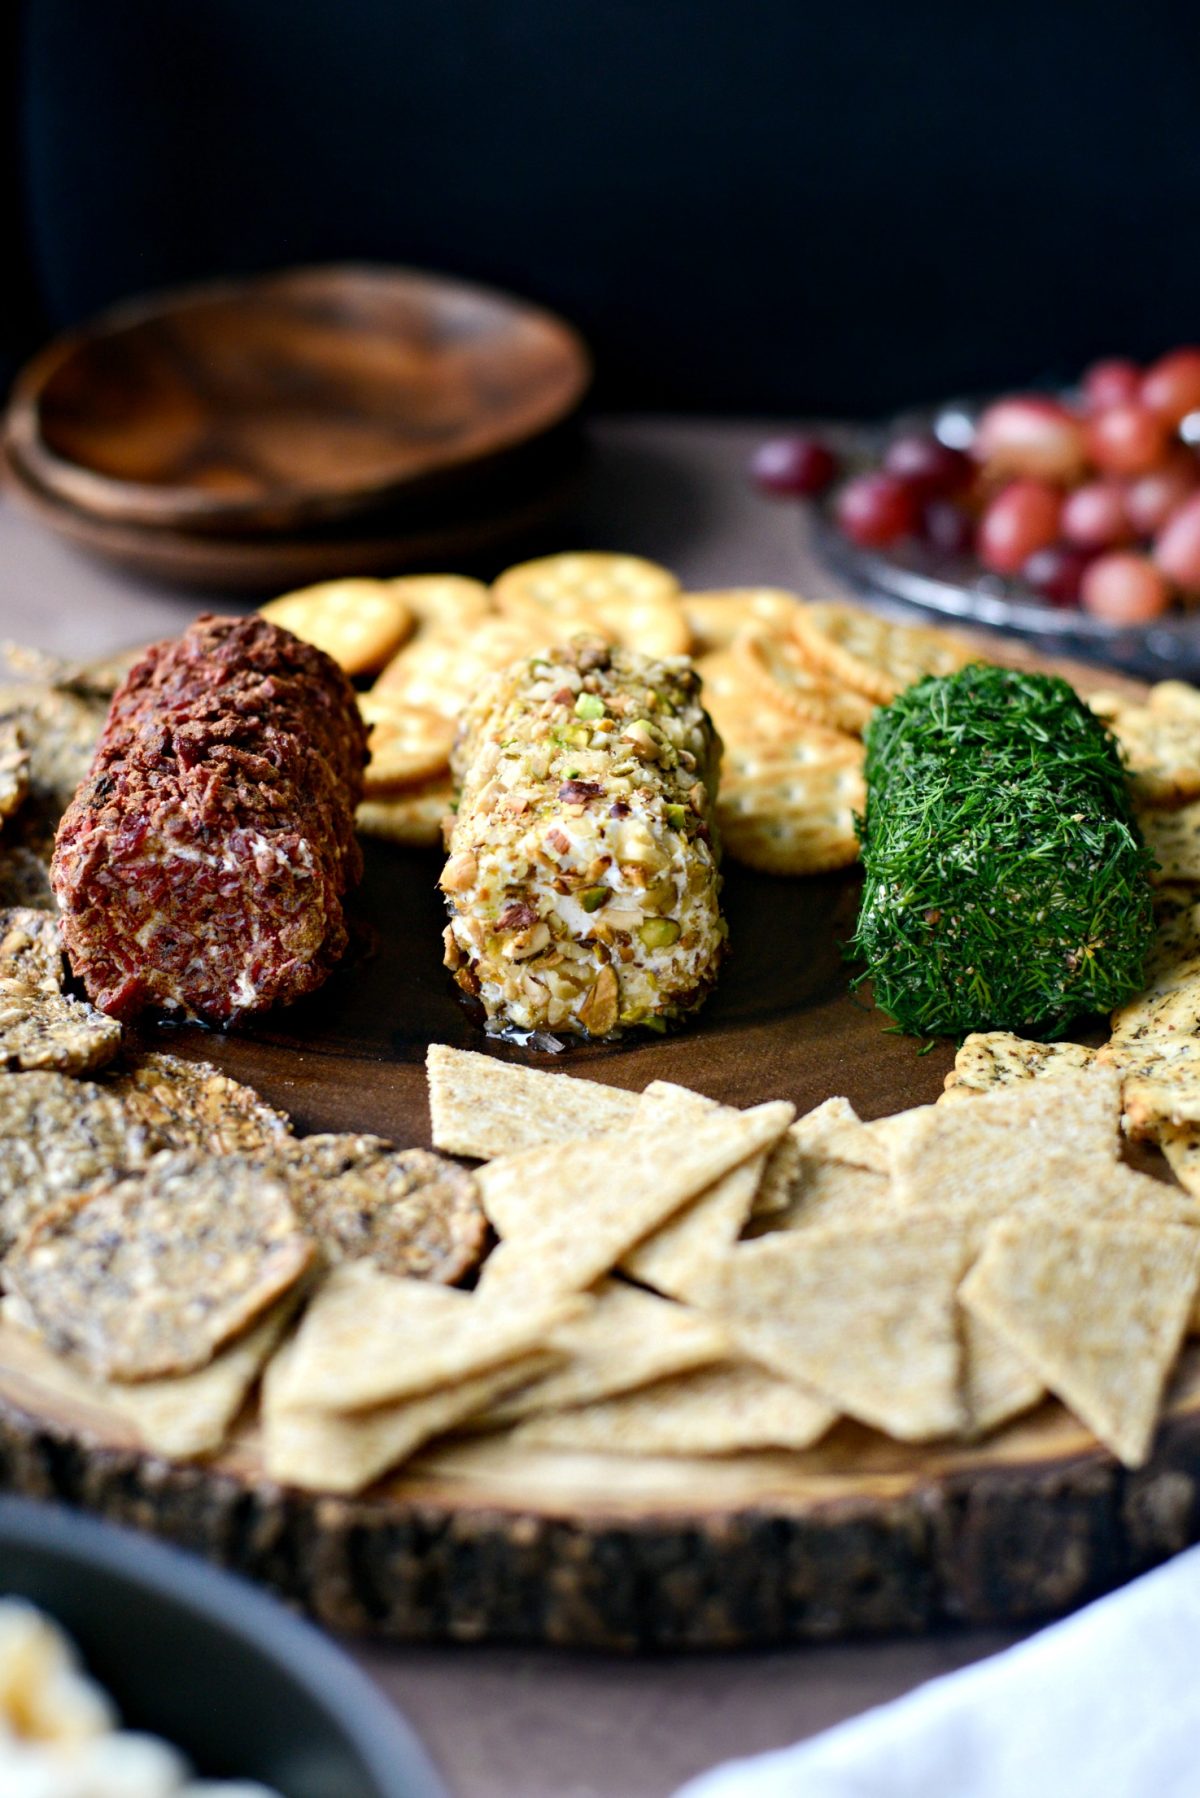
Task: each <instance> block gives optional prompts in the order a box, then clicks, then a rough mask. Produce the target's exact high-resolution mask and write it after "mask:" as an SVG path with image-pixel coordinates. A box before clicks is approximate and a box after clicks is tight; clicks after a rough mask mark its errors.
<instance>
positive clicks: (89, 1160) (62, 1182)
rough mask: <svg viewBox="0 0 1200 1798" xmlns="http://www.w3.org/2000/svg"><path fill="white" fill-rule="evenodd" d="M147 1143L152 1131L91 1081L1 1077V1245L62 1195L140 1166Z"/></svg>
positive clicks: (57, 1076) (37, 1076) (47, 1076)
mask: <svg viewBox="0 0 1200 1798" xmlns="http://www.w3.org/2000/svg"><path fill="white" fill-rule="evenodd" d="M146 1145H147V1137H146V1131H145V1130H144V1129H142V1128H140V1127H139V1126H138V1124H137V1123H136V1122H134V1121H132V1120H130V1119H129V1118H127V1117H126V1115H125V1112H124V1110H123V1108H122V1106H121V1104H120V1102H119V1100H118V1099H117V1098H115V1097H114V1095H113V1094H112V1093H108V1092H105V1091H103V1090H102V1089H101V1088H100V1087H99V1086H96V1085H94V1084H93V1083H92V1082H91V1081H90V1080H73V1079H70V1078H69V1077H68V1076H67V1075H65V1074H51V1073H30V1074H5V1075H4V1076H3V1077H0V1250H3V1249H6V1248H7V1247H8V1245H9V1244H10V1243H11V1242H12V1241H13V1239H14V1238H15V1237H16V1236H18V1235H19V1234H20V1233H21V1231H22V1230H24V1229H25V1227H26V1226H27V1225H28V1224H29V1223H30V1221H31V1220H32V1219H34V1218H36V1217H37V1216H38V1214H39V1213H40V1212H42V1211H44V1210H46V1209H47V1207H49V1206H51V1205H53V1204H54V1203H55V1202H56V1201H57V1200H59V1199H62V1198H64V1197H65V1196H66V1195H67V1194H69V1193H78V1192H82V1191H84V1190H85V1189H86V1188H88V1187H90V1186H94V1185H95V1183H96V1182H97V1181H99V1180H105V1179H111V1178H113V1177H114V1176H115V1175H117V1174H119V1173H121V1172H124V1171H125V1170H127V1169H129V1168H132V1167H137V1166H139V1165H141V1163H142V1162H143V1161H144V1160H145V1156H146Z"/></svg>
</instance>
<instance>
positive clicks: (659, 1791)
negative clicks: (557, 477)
mask: <svg viewBox="0 0 1200 1798" xmlns="http://www.w3.org/2000/svg"><path fill="white" fill-rule="evenodd" d="M587 435H588V451H589V453H588V456H587V469H586V479H585V482H584V487H583V491H582V494H581V496H580V499H579V501H578V503H577V504H576V506H575V507H574V509H573V512H572V514H571V515H570V516H569V517H566V518H564V519H563V521H562V523H561V526H560V528H559V530H558V532H557V533H556V535H557V539H558V543H560V544H561V546H562V547H570V548H597V549H605V548H611V549H621V550H626V551H633V552H635V553H638V554H641V555H646V556H651V557H654V558H655V559H657V560H659V561H662V562H665V563H666V564H667V565H668V566H669V567H671V568H673V569H675V570H676V571H677V572H678V574H679V575H680V577H681V578H682V579H683V581H684V582H685V584H686V585H688V586H690V587H719V586H750V585H753V586H767V585H769V586H783V587H789V588H792V589H793V590H796V591H799V592H801V593H804V594H805V595H806V596H807V597H809V598H816V597H828V596H830V595H831V594H832V593H834V592H836V591H837V584H836V582H834V581H832V580H830V579H829V578H828V577H826V576H823V575H822V574H821V573H820V572H819V570H818V569H817V568H816V567H815V566H814V564H813V562H812V559H811V558H810V556H809V555H808V554H807V552H806V549H805V544H804V539H803V529H802V525H801V522H800V519H799V516H798V512H797V509H796V508H794V507H793V506H790V505H786V504H783V505H781V504H779V503H775V502H770V501H766V500H763V499H760V498H758V497H757V496H756V495H755V494H754V493H753V492H752V490H751V489H750V487H749V485H748V483H747V482H746V480H745V478H744V467H745V462H746V458H747V456H748V454H749V452H750V450H751V449H752V447H753V446H754V444H755V443H756V442H757V441H759V439H760V438H761V436H762V435H763V429H762V428H760V427H758V426H755V425H753V424H731V423H728V422H722V423H719V424H713V423H709V422H705V421H700V420H686V421H683V420H677V419H670V420H666V419H598V420H595V421H593V422H591V423H590V424H589V425H588V427H587ZM546 547H548V548H553V547H555V544H554V543H551V544H548V545H547V546H546ZM483 572H487V571H486V570H484V571H483ZM209 607H212V608H213V609H219V610H234V609H239V608H238V607H237V606H231V605H230V604H229V602H228V601H225V600H223V599H220V598H219V597H215V596H214V597H212V598H206V596H204V595H202V594H201V595H197V594H195V593H181V592H177V591H172V590H170V589H167V588H164V587H161V586H149V585H146V584H144V583H138V582H134V581H133V580H132V579H131V578H129V577H127V576H124V575H122V574H120V573H117V572H113V571H111V570H109V569H107V568H104V567H102V566H101V565H99V564H94V563H92V562H89V561H85V560H83V559H81V558H79V557H78V556H77V555H76V554H75V553H74V552H72V551H71V550H68V549H67V548H66V547H64V546H62V545H60V544H59V543H58V542H57V541H56V540H55V539H53V538H52V537H50V536H49V535H48V534H47V533H46V532H45V531H44V530H43V529H42V528H41V527H40V526H38V525H36V524H34V523H32V522H31V521H29V520H28V519H26V518H25V517H24V516H23V515H22V514H21V513H19V512H18V511H17V510H16V508H15V507H14V506H13V505H12V503H11V502H10V501H8V500H6V499H0V639H6V640H15V641H17V642H20V643H27V644H32V645H35V646H37V647H39V648H42V649H46V650H53V651H57V652H59V653H62V654H64V655H69V656H88V655H95V654H102V653H104V652H106V651H108V650H111V649H116V648H119V647H122V646H124V645H127V644H129V643H137V642H146V641H149V640H151V639H153V638H155V637H161V636H173V635H176V634H178V632H179V631H180V630H182V629H183V628H184V626H185V625H186V624H187V622H188V621H189V620H190V618H191V617H193V616H194V615H195V614H196V612H198V611H200V610H203V609H208V608H209ZM1020 1633H1021V1632H1018V1631H1007V1632H1000V1631H990V1632H986V1633H985V1632H980V1631H971V1632H965V1631H964V1632H961V1633H955V1634H950V1635H944V1636H940V1637H935V1638H931V1639H923V1640H919V1641H889V1642H873V1643H848V1644H837V1645H831V1646H828V1647H812V1648H797V1649H788V1650H781V1651H778V1652H770V1653H750V1652H747V1653H740V1654H713V1655H704V1656H674V1655H673V1656H658V1657H655V1658H653V1659H646V1658H643V1659H638V1660H626V1659H618V1658H615V1657H610V1656H601V1655H583V1654H568V1653H563V1652H553V1651H549V1650H524V1649H515V1648H492V1647H483V1648H468V1647H460V1648H420V1647H414V1648H392V1647H380V1646H372V1645H368V1646H362V1645H351V1651H352V1653H354V1655H355V1657H356V1658H357V1659H358V1661H359V1662H360V1664H361V1665H362V1666H363V1667H364V1668H365V1669H366V1670H367V1672H368V1673H369V1674H370V1675H371V1676H372V1677H373V1678H374V1679H375V1680H377V1681H378V1683H379V1684H380V1685H381V1686H382V1687H383V1688H384V1690H385V1691H386V1692H387V1693H388V1694H389V1695H390V1696H391V1697H393V1698H394V1699H395V1700H396V1702H397V1703H398V1704H400V1705H401V1706H403V1708H404V1709H405V1711H406V1712H407V1713H408V1715H409V1717H410V1719H411V1720H412V1722H413V1723H414V1724H415V1726H416V1728H417V1729H418V1730H419V1731H420V1733H421V1734H422V1735H423V1736H424V1738H425V1740H426V1742H427V1743H428V1744H429V1746H430V1749H431V1751H432V1753H433V1755H434V1757H435V1758H436V1760H437V1761H438V1762H439V1764H440V1766H441V1767H442V1769H443V1772H444V1773H445V1776H446V1779H447V1782H448V1783H449V1785H450V1787H451V1790H452V1792H453V1793H454V1794H455V1795H456V1798H665V1795H666V1794H668V1793H670V1792H672V1791H673V1790H674V1789H675V1787H676V1786H677V1785H678V1784H679V1783H680V1782H681V1781H682V1780H684V1779H686V1778H689V1777H690V1776H691V1775H693V1774H695V1773H698V1772H700V1771H701V1770H702V1769H703V1768H705V1767H709V1766H712V1765H714V1764H715V1763H716V1762H718V1761H721V1760H725V1759H728V1758H730V1757H732V1756H736V1755H742V1754H752V1753H757V1752H761V1751H762V1750H765V1749H768V1748H773V1747H779V1746H782V1745H783V1744H785V1743H788V1742H793V1741H796V1740H798V1739H799V1738H800V1737H802V1736H805V1735H810V1734H812V1733H813V1732H814V1731H816V1730H819V1729H824V1728H827V1727H829V1726H830V1725H831V1724H834V1723H838V1722H840V1721H842V1720H843V1719H844V1718H847V1717H852V1716H854V1715H855V1714H856V1713H858V1712H860V1711H862V1710H865V1709H867V1708H868V1707H869V1706H871V1705H875V1704H880V1703H884V1702H886V1701H887V1700H888V1699H891V1698H894V1697H897V1696H898V1695H899V1694H900V1693H902V1692H906V1691H908V1690H910V1689H911V1688H912V1687H913V1686H915V1685H918V1684H919V1683H920V1682H922V1681H923V1680H926V1679H930V1678H933V1677H935V1676H936V1675H937V1674H940V1673H946V1672H949V1671H951V1670H952V1669H954V1668H956V1667H960V1666H963V1665H965V1664H966V1663H968V1662H970V1661H973V1660H976V1659H978V1658H979V1657H980V1656H981V1655H984V1654H990V1653H993V1652H995V1650H997V1649H998V1648H1002V1647H1005V1646H1007V1645H1008V1644H1009V1643H1011V1642H1013V1641H1016V1640H1018V1639H1019V1635H1020Z"/></svg>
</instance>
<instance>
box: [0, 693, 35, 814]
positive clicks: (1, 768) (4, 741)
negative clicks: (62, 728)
mask: <svg viewBox="0 0 1200 1798" xmlns="http://www.w3.org/2000/svg"><path fill="white" fill-rule="evenodd" d="M28 791H29V748H28V745H27V744H26V742H25V737H24V734H23V732H22V730H21V726H20V724H19V723H18V721H17V720H16V719H15V718H6V719H5V720H4V722H3V723H0V819H3V818H11V817H12V815H13V813H14V812H15V811H16V810H17V808H18V807H19V806H20V804H21V802H22V800H23V799H24V797H25V795H26V793H27V792H28Z"/></svg>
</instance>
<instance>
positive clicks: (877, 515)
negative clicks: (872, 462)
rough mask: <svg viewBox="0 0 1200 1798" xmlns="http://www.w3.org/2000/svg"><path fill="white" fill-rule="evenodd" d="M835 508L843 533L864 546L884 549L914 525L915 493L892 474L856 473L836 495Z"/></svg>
mask: <svg viewBox="0 0 1200 1798" xmlns="http://www.w3.org/2000/svg"><path fill="white" fill-rule="evenodd" d="M836 511H837V521H838V523H839V524H840V525H841V527H842V530H843V531H844V532H845V534H846V536H847V537H849V538H850V539H851V541H852V542H854V543H861V544H862V545H863V546H864V547H865V548H867V549H886V548H887V546H888V545H889V544H891V543H898V542H899V540H900V539H901V537H909V536H911V535H912V533H913V532H914V531H915V530H916V528H917V496H916V494H915V493H914V491H913V489H912V488H911V487H910V486H909V484H908V482H907V481H899V480H897V479H896V477H895V475H890V474H860V475H856V476H855V477H854V479H853V480H852V481H847V482H846V485H845V486H844V487H843V488H842V490H841V492H840V493H839V494H838V496H837V504H836Z"/></svg>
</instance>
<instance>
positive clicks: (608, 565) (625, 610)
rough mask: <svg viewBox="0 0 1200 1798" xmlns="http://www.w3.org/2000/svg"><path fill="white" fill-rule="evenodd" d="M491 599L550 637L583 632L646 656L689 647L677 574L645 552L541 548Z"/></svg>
mask: <svg viewBox="0 0 1200 1798" xmlns="http://www.w3.org/2000/svg"><path fill="white" fill-rule="evenodd" d="M492 599H493V601H494V603H495V605H496V607H497V609H498V610H499V611H500V612H503V613H504V614H505V616H506V617H510V618H516V619H520V620H521V621H522V622H523V623H525V624H526V625H528V626H529V627H530V628H531V629H533V630H534V631H535V632H540V633H541V635H542V636H543V638H544V639H545V640H546V641H547V642H555V641H558V642H561V641H563V639H564V638H565V637H571V636H575V635H576V634H578V633H579V632H584V633H590V634H593V635H599V636H601V637H603V638H604V639H605V641H606V642H609V643H617V644H620V645H621V647H622V648H624V649H633V650H637V651H638V653H639V654H641V655H648V656H678V655H686V654H687V652H688V650H689V649H690V647H691V633H690V631H689V630H688V627H687V620H686V618H685V617H684V614H683V611H682V610H681V608H680V605H679V582H678V581H677V580H676V578H675V576H674V575H673V574H672V573H671V572H670V571H669V570H668V569H666V568H660V567H659V565H658V564H657V562H647V561H646V560H644V558H643V557H641V556H622V555H609V554H607V553H605V552H601V551H593V550H583V551H575V552H570V553H568V554H565V555H556V556H541V557H539V558H538V559H537V560H536V561H533V562H521V563H519V564H518V565H517V566H516V567H515V568H508V569H506V570H505V571H504V573H503V574H502V575H500V576H499V577H498V578H497V580H496V582H495V584H494V585H493V587H492Z"/></svg>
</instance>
